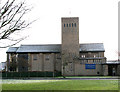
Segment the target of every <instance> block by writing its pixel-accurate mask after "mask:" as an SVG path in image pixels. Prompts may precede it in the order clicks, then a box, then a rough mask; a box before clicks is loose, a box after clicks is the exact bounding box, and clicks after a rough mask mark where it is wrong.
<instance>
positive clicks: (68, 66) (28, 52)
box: [7, 17, 108, 76]
mask: <svg viewBox="0 0 120 92" xmlns="http://www.w3.org/2000/svg"><path fill="white" fill-rule="evenodd" d="M61 22H62V44H48V45H47V44H46V45H21V46H20V47H10V48H9V49H8V51H7V71H8V72H11V71H17V72H21V71H31V72H33V71H50V72H57V71H59V72H62V75H66V76H77V75H108V66H107V65H106V57H105V56H104V52H105V49H104V46H103V43H89V44H88V43H87V44H79V18H78V17H70V18H62V20H61Z"/></svg>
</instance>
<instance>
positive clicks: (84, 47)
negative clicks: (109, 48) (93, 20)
mask: <svg viewBox="0 0 120 92" xmlns="http://www.w3.org/2000/svg"><path fill="white" fill-rule="evenodd" d="M80 51H105V49H104V46H103V43H89V44H80Z"/></svg>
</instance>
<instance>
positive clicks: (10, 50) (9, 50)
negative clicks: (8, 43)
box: [6, 47, 19, 53]
mask: <svg viewBox="0 0 120 92" xmlns="http://www.w3.org/2000/svg"><path fill="white" fill-rule="evenodd" d="M18 48H19V47H10V48H9V49H8V50H7V52H6V53H9V52H11V53H15V52H16V51H17V49H18Z"/></svg>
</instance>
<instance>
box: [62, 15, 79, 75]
mask: <svg viewBox="0 0 120 92" xmlns="http://www.w3.org/2000/svg"><path fill="white" fill-rule="evenodd" d="M61 21H62V48H61V49H62V53H61V54H62V74H63V75H75V58H77V57H79V18H78V17H66V18H62V20H61Z"/></svg>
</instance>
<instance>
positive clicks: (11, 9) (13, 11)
mask: <svg viewBox="0 0 120 92" xmlns="http://www.w3.org/2000/svg"><path fill="white" fill-rule="evenodd" d="M16 1H17V0H7V1H6V3H5V4H4V5H1V4H0V6H2V7H1V8H0V41H1V40H3V39H8V40H9V41H10V39H9V38H11V37H10V36H11V35H12V34H13V33H15V32H17V31H21V30H24V29H25V28H27V27H28V26H29V25H30V24H31V23H32V22H30V23H27V22H26V20H25V19H23V17H24V16H25V14H26V13H27V12H29V11H30V10H31V9H30V8H27V6H25V1H23V2H20V3H18V4H17V2H16ZM24 38H25V37H23V38H20V39H14V37H12V40H11V41H15V43H13V44H10V45H7V46H1V44H0V48H6V47H9V46H13V45H15V44H17V43H19V42H20V41H22V40H24Z"/></svg>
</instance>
